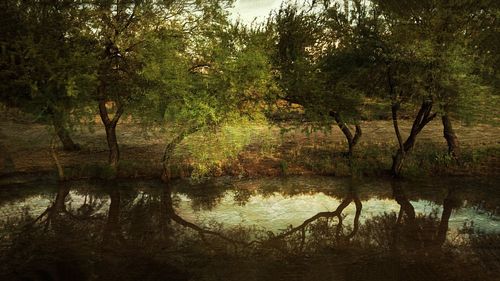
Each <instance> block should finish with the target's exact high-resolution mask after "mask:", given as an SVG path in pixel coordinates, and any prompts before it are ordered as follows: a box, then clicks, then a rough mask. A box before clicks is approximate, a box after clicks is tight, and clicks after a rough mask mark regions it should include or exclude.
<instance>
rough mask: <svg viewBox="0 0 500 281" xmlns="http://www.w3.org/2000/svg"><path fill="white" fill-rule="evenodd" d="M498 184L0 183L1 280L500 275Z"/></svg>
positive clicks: (318, 180)
mask: <svg viewBox="0 0 500 281" xmlns="http://www.w3.org/2000/svg"><path fill="white" fill-rule="evenodd" d="M497 186H500V180H498V179H462V178H458V179H457V178H455V179H439V180H436V179H434V180H432V181H431V180H422V181H414V182H404V181H389V180H378V181H374V180H371V181H360V180H351V179H344V180H342V179H341V180H339V179H332V178H324V177H294V178H285V179H261V180H233V179H229V178H226V179H218V180H215V181H213V182H209V183H204V184H190V183H189V182H186V181H179V182H174V183H172V184H170V185H166V184H164V183H161V182H156V181H137V182H133V181H132V182H131V181H127V182H112V183H111V182H88V181H76V182H67V183H64V184H58V183H50V182H47V183H37V184H25V185H16V186H3V187H0V239H1V240H0V242H1V254H0V262H1V264H2V265H1V270H2V271H1V272H2V273H0V279H1V280H499V277H498V272H499V270H500V260H499V257H500V239H499V238H500V209H499V206H500V204H499V202H500V194H499V192H500V191H499V190H498V188H497ZM2 275H3V276H2ZM2 277H3V278H2Z"/></svg>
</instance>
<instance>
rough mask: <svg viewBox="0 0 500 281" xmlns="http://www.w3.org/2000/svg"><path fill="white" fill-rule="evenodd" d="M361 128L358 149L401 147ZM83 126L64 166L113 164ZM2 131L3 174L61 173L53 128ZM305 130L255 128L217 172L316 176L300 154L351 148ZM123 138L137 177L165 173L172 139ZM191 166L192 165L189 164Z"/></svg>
mask: <svg viewBox="0 0 500 281" xmlns="http://www.w3.org/2000/svg"><path fill="white" fill-rule="evenodd" d="M400 125H401V129H402V132H403V136H405V135H406V134H405V132H409V130H410V127H411V122H409V121H404V120H403V121H401V124H400ZM453 125H454V127H455V131H456V133H457V135H458V137H459V141H460V144H461V146H462V148H472V149H480V148H487V147H500V138H499V136H500V127H496V126H491V125H485V124H476V125H474V126H465V125H463V124H457V123H454V124H453ZM361 126H362V128H363V136H362V138H361V140H360V143H359V145H358V148H357V149H362V148H363V147H368V146H372V145H377V146H390V148H391V149H392V148H393V147H395V146H396V139H395V136H394V132H393V127H392V123H391V121H365V122H363V123H362V124H361ZM83 128H84V129H81V130H78V131H75V132H73V133H72V136H73V138H74V140H75V141H76V142H77V143H79V144H80V145H81V146H82V149H81V150H80V151H77V152H65V151H63V150H62V148H61V147H58V156H59V159H60V161H61V164H62V165H63V166H64V167H77V166H83V165H87V166H89V165H105V164H106V162H107V157H108V150H107V145H106V137H105V132H104V129H103V126H102V125H101V124H99V123H98V122H96V123H95V124H90V125H85V126H84V127H83ZM0 129H1V130H0V149H1V153H0V171H3V172H1V173H0V174H4V175H5V174H9V173H34V172H42V171H55V164H54V161H53V159H52V157H51V156H50V155H51V154H50V142H51V139H52V138H53V137H52V135H53V134H52V133H51V131H50V129H51V128H50V127H48V126H46V125H43V124H38V123H31V122H19V121H14V120H12V119H7V118H4V119H3V120H0ZM302 131H303V130H301V129H300V128H298V129H294V130H292V131H290V132H288V133H286V134H284V135H281V133H280V128H278V127H277V126H275V127H268V126H261V127H260V128H259V130H255V128H254V129H253V132H255V133H253V135H252V140H255V141H254V142H252V143H251V144H250V145H248V146H246V148H245V149H244V150H243V151H241V152H240V153H239V155H238V157H237V159H233V160H232V161H231V162H230V163H229V164H228V165H229V167H223V168H220V169H218V170H217V169H215V171H214V174H215V175H223V174H232V175H240V176H241V175H244V176H250V177H252V176H254V177H255V176H276V175H280V174H283V170H284V167H283V166H284V165H286V173H287V174H314V173H316V172H315V171H314V170H313V169H310V168H307V167H304V165H302V164H298V163H294V162H296V161H294V160H293V159H297V155H298V154H300V153H313V154H317V155H318V156H317V157H319V158H321V157H324V155H325V154H332V153H336V152H338V153H341V152H342V151H345V149H346V142H345V139H344V137H343V135H342V133H341V131H340V130H339V129H338V128H337V127H336V126H334V127H332V130H331V132H330V133H324V132H314V133H312V134H305V133H303V132H302ZM263 132H265V134H264V133H263ZM117 135H118V141H119V143H120V148H121V160H122V162H123V161H126V162H127V163H134V164H136V166H138V167H142V168H143V169H140V170H138V171H137V173H135V175H136V176H141V174H144V173H146V174H148V173H149V174H150V175H154V174H159V173H160V169H161V163H160V159H161V155H162V152H163V148H164V145H165V143H166V141H167V139H168V137H165V135H164V134H161V133H159V132H158V131H157V130H154V131H152V130H150V131H148V132H145V131H144V130H143V129H141V127H140V126H138V125H134V124H132V123H129V122H126V123H125V122H122V123H120V124H118V128H117ZM269 136H272V138H273V139H274V142H275V143H274V144H275V146H274V147H273V149H272V151H270V152H268V153H263V148H262V145H261V142H259V141H261V140H262V138H264V137H269ZM417 142H419V143H420V144H432V145H437V146H439V147H443V148H444V149H445V148H446V141H445V139H444V137H443V133H442V124H441V122H440V120H438V119H437V120H434V121H433V122H431V123H429V124H428V125H427V126H426V127H425V128H424V130H423V131H422V133H421V134H420V135H419V137H418V140H417ZM180 149H182V147H181V148H180ZM311 151H312V152H311ZM392 151H394V150H392ZM497 151H498V150H497ZM316 152H317V153H316ZM322 153H323V154H322ZM299 157H300V156H299ZM387 157H390V155H387ZM499 159H500V157H499V155H491V156H487V157H486V160H485V161H486V162H485V163H484V165H487V166H490V168H489V170H491V167H493V170H494V173H497V172H498V171H497V170H498V169H500V161H499ZM284 161H286V162H284ZM186 163H187V164H186V165H189V161H187V162H186ZM284 163H285V164H284ZM228 165H226V166H228ZM187 170H189V169H188V168H187ZM498 173H499V174H500V172H498ZM181 174H183V175H185V174H189V172H188V171H187V172H182V173H181Z"/></svg>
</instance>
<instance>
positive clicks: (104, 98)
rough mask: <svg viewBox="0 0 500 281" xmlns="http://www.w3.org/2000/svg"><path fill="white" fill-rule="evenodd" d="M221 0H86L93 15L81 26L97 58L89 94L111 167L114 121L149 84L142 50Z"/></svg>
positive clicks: (115, 157) (116, 155)
mask: <svg viewBox="0 0 500 281" xmlns="http://www.w3.org/2000/svg"><path fill="white" fill-rule="evenodd" d="M222 2H224V1H218V0H214V1H205V2H203V3H202V2H201V1H194V0H175V1H139V0H126V1H125V0H124V1H117V2H112V1H105V0H102V1H93V2H91V3H89V4H88V9H89V10H90V11H91V15H92V17H91V20H90V21H89V22H87V24H86V28H87V31H86V32H87V33H88V34H90V35H92V36H93V39H94V40H93V43H94V44H93V46H92V51H93V53H94V54H95V55H96V57H97V58H98V60H99V63H98V65H97V76H96V79H97V83H98V86H97V90H96V94H95V96H94V98H95V100H96V101H97V102H98V104H99V114H100V117H101V120H102V122H103V124H104V127H105V130H106V137H107V143H108V148H109V165H110V167H111V168H112V169H113V170H116V169H117V166H118V163H119V160H120V150H119V146H118V140H117V136H116V127H117V124H118V122H119V120H120V118H121V117H122V115H123V114H124V112H125V109H126V108H128V109H133V108H134V107H135V105H134V104H136V103H137V102H139V101H140V100H141V99H142V98H144V96H145V94H146V92H147V91H149V90H150V87H152V86H154V85H151V83H150V82H151V81H147V78H146V77H145V76H144V69H145V67H147V65H146V63H147V62H146V60H147V57H145V54H146V53H148V52H149V49H151V48H155V46H154V45H153V43H154V42H158V41H156V40H155V38H157V37H156V36H164V35H165V34H166V31H168V30H173V31H174V32H173V33H172V36H171V37H167V38H163V39H162V38H160V39H162V40H177V39H176V37H177V36H180V34H179V33H177V34H176V33H175V30H181V31H186V30H189V29H192V28H193V27H194V26H196V24H197V23H200V22H202V21H203V20H205V16H206V12H207V11H211V10H212V9H220V8H221V6H220V3H222ZM160 55H161V54H160ZM152 84H155V83H152ZM110 110H113V111H114V112H113V113H112V112H110Z"/></svg>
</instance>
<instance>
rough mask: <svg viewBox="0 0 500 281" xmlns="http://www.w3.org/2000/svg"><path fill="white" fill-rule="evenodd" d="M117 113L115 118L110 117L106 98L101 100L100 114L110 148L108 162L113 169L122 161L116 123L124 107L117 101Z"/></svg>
mask: <svg viewBox="0 0 500 281" xmlns="http://www.w3.org/2000/svg"><path fill="white" fill-rule="evenodd" d="M116 105H117V109H116V113H115V114H114V116H113V118H112V119H111V118H110V117H109V113H108V109H107V108H106V101H105V100H104V99H102V100H100V101H99V115H100V116H101V120H102V123H103V124H104V128H105V130H106V140H107V143H108V148H109V159H108V163H109V165H110V166H111V168H112V169H113V170H115V171H116V169H117V166H118V162H119V161H120V148H119V146H118V140H117V138H116V124H117V123H118V120H120V117H121V115H122V114H123V107H122V105H121V104H119V103H117V104H116Z"/></svg>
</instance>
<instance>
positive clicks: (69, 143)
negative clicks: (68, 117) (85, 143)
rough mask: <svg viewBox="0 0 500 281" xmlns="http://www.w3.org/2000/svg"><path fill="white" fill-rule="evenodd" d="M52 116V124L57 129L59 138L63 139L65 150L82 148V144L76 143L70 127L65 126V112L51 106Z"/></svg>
mask: <svg viewBox="0 0 500 281" xmlns="http://www.w3.org/2000/svg"><path fill="white" fill-rule="evenodd" d="M50 111H51V116H52V124H53V125H54V129H55V131H56V134H57V136H58V137H59V140H60V141H61V143H62V145H63V148H64V150H66V151H77V150H80V145H78V144H76V143H75V142H74V141H73V139H72V138H71V136H70V134H69V131H68V129H67V128H66V127H65V126H64V118H63V113H62V112H60V111H59V110H57V109H55V108H54V107H51V108H50Z"/></svg>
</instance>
